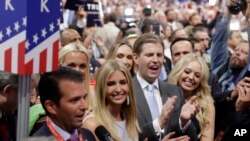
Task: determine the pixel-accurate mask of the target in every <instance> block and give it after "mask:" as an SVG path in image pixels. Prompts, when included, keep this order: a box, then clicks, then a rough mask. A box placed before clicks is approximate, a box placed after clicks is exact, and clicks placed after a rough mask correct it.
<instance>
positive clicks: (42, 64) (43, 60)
mask: <svg viewBox="0 0 250 141" xmlns="http://www.w3.org/2000/svg"><path fill="white" fill-rule="evenodd" d="M46 63H47V49H45V50H44V51H42V52H41V53H40V64H39V65H40V66H39V72H46Z"/></svg>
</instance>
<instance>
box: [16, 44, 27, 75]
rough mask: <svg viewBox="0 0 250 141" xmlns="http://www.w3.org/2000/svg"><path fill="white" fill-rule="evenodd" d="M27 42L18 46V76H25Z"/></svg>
mask: <svg viewBox="0 0 250 141" xmlns="http://www.w3.org/2000/svg"><path fill="white" fill-rule="evenodd" d="M24 56H25V41H22V42H20V43H19V44H18V64H17V66H18V68H17V69H18V70H17V71H18V74H25V67H24V64H25V63H24V60H25V57H24Z"/></svg>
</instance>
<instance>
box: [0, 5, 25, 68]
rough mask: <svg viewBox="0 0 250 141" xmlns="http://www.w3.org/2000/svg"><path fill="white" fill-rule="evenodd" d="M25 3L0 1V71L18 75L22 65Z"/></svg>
mask: <svg viewBox="0 0 250 141" xmlns="http://www.w3.org/2000/svg"><path fill="white" fill-rule="evenodd" d="M26 13H27V5H26V1H22V2H20V1H19V0H1V1H0V70H4V71H8V72H12V73H19V72H20V71H21V69H19V68H22V67H23V65H24V63H23V61H24V59H23V58H24V48H25V39H26V26H27V16H26Z"/></svg>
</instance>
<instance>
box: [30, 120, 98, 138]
mask: <svg viewBox="0 0 250 141" xmlns="http://www.w3.org/2000/svg"><path fill="white" fill-rule="evenodd" d="M81 132H82V135H83V137H84V139H86V140H88V141H95V137H94V135H93V134H92V133H91V132H90V131H89V130H88V129H85V128H81ZM32 136H34V137H36V136H53V135H52V133H51V132H50V130H49V128H48V126H47V124H46V123H44V124H43V126H42V127H41V128H40V129H38V130H37V131H36V132H35V133H34V134H33V135H32Z"/></svg>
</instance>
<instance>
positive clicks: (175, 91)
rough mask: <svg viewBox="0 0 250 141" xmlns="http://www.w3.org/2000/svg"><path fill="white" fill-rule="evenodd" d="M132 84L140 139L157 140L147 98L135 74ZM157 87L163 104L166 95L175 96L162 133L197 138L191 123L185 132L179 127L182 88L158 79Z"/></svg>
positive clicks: (182, 102) (166, 97) (182, 97)
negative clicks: (140, 131) (168, 119)
mask: <svg viewBox="0 0 250 141" xmlns="http://www.w3.org/2000/svg"><path fill="white" fill-rule="evenodd" d="M133 86H134V88H135V93H136V102H137V109H138V113H137V119H138V122H139V126H140V128H141V130H142V133H141V134H140V140H144V139H145V138H148V141H156V140H159V138H158V137H157V135H156V133H155V131H154V127H153V120H152V117H151V113H150V109H149V106H148V103H147V100H146V98H145V96H144V93H143V90H142V88H141V85H140V83H139V81H138V79H137V77H136V75H135V76H134V77H133ZM159 89H160V94H161V98H162V103H163V104H164V103H165V102H166V101H167V99H168V97H172V96H174V95H175V96H177V101H176V103H175V109H174V111H173V113H172V115H171V117H170V121H169V123H168V125H167V127H165V134H164V135H166V134H167V133H169V132H173V131H174V132H175V133H176V136H180V135H184V134H186V135H188V136H189V137H190V138H191V140H192V141H195V140H197V135H196V131H195V128H194V126H193V124H192V123H191V124H190V126H189V127H188V129H187V130H186V132H185V133H183V132H182V131H181V129H180V125H179V117H180V112H181V107H182V105H183V104H184V95H183V92H182V90H181V89H180V88H179V87H178V86H174V85H170V84H167V83H166V82H163V81H159Z"/></svg>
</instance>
